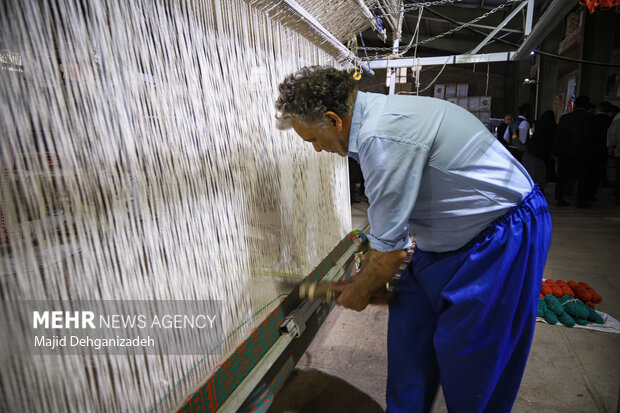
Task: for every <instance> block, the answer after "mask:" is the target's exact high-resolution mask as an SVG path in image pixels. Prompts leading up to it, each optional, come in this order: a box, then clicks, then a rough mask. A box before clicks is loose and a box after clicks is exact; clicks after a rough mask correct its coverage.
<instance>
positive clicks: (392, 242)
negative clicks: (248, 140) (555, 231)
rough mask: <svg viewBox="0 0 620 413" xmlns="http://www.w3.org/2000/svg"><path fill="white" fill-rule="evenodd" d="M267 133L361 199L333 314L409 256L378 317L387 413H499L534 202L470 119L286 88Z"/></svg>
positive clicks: (518, 336)
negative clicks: (358, 262) (349, 166)
mask: <svg viewBox="0 0 620 413" xmlns="http://www.w3.org/2000/svg"><path fill="white" fill-rule="evenodd" d="M279 91H280V96H279V98H278V100H277V103H276V108H277V110H278V112H279V114H278V122H279V127H280V128H282V129H286V128H288V127H293V128H294V130H295V132H297V134H298V135H299V136H300V137H301V138H302V139H303V140H305V141H307V142H310V143H311V144H312V145H313V146H314V149H315V150H317V151H319V152H320V151H327V152H333V153H337V154H339V155H341V156H347V155H348V156H351V157H352V158H354V159H356V160H357V161H358V162H359V163H360V166H361V168H362V172H363V174H364V178H365V185H366V196H367V197H368V199H369V202H370V207H369V208H368V220H369V222H370V233H369V234H368V238H369V240H370V247H371V251H370V253H369V258H368V259H366V260H365V261H364V265H363V266H362V268H361V270H360V272H359V273H358V274H357V275H356V276H355V277H353V278H352V279H351V280H349V281H347V282H343V283H334V284H333V285H332V289H333V290H334V291H336V292H338V293H340V295H339V297H338V300H337V303H339V304H341V305H342V306H344V307H345V308H350V309H353V310H356V311H362V310H363V309H364V308H365V307H366V306H367V305H368V304H369V302H370V301H371V298H372V296H373V294H374V293H376V292H377V291H380V290H382V289H384V288H385V287H384V286H385V284H386V282H387V281H389V280H390V278H391V277H392V275H393V274H394V273H395V272H396V270H397V269H398V267H399V266H400V264H401V262H402V260H403V259H404V257H405V250H406V249H408V248H409V247H410V246H411V240H410V237H409V234H410V233H411V234H412V235H414V237H415V241H416V246H415V250H414V254H413V259H412V262H411V263H410V264H409V265H408V267H407V269H406V270H405V271H404V273H403V274H402V276H401V278H400V281H399V282H398V283H397V285H396V287H395V289H394V295H393V297H392V299H391V301H390V304H389V325H388V383H387V396H386V397H387V406H388V411H389V412H392V413H395V412H417V411H429V410H430V408H431V404H432V402H433V399H434V396H435V393H436V391H437V388H438V384H439V382H440V381H441V385H442V387H443V391H444V396H445V400H446V404H447V406H448V409H449V410H450V411H455V412H483V411H484V412H494V413H496V412H508V411H510V409H511V406H512V404H513V403H514V400H515V398H516V395H517V391H518V388H519V384H520V382H521V377H522V375H523V371H524V369H525V363H526V361H527V356H528V353H529V349H530V346H531V342H532V336H533V333H534V324H535V319H536V309H537V304H538V297H539V292H540V284H541V278H542V273H543V269H544V265H545V260H546V257H547V251H548V249H549V244H550V240H551V218H550V215H549V210H548V207H547V203H546V201H545V198H544V196H543V195H542V193H541V192H540V190H539V189H538V188H537V187H536V186H535V185H534V184H533V182H532V180H531V179H530V177H529V176H528V174H527V172H526V171H525V170H524V168H523V167H522V166H521V165H520V164H519V162H517V161H516V160H515V159H514V158H513V157H512V156H511V155H510V154H509V153H508V151H507V150H506V149H505V148H504V146H503V145H502V144H501V143H500V142H499V141H498V140H497V139H495V138H494V137H493V135H492V134H491V133H490V132H489V131H488V130H487V129H486V128H485V127H484V125H483V124H482V123H480V122H479V121H478V120H477V119H476V118H475V117H474V116H473V115H472V114H471V113H469V112H467V111H466V110H464V109H462V108H460V107H458V106H456V105H453V104H451V103H448V102H446V101H442V100H438V99H433V98H428V97H417V96H400V95H389V96H386V95H381V94H374V93H364V92H360V91H358V90H357V88H356V83H355V81H354V80H353V79H352V76H351V74H349V73H347V72H344V71H339V70H336V69H334V68H331V67H319V66H314V67H306V68H303V69H301V70H300V71H299V72H297V73H295V74H292V75H289V76H287V77H286V79H285V80H284V82H283V83H282V84H280V86H279Z"/></svg>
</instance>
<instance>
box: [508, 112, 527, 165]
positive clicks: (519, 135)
mask: <svg viewBox="0 0 620 413" xmlns="http://www.w3.org/2000/svg"><path fill="white" fill-rule="evenodd" d="M531 109H532V107H531V106H530V104H529V103H524V104H522V105H521V106H519V116H518V117H517V118H516V119H515V120H513V121H512V122H511V123H510V125H508V127H507V128H506V131H505V132H504V141H505V142H506V143H507V145H508V146H507V149H508V151H509V152H510V153H511V154H512V156H514V157H515V159H516V160H518V161H519V162H522V157H523V153H524V152H525V151H526V147H525V145H526V144H527V141H528V139H529V135H530V123H529V121H528V119H529V116H530V111H531Z"/></svg>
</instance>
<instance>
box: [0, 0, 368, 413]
mask: <svg viewBox="0 0 620 413" xmlns="http://www.w3.org/2000/svg"><path fill="white" fill-rule="evenodd" d="M272 3H273V4H272ZM274 4H275V5H274ZM291 4H292V5H293V6H291ZM356 4H357V3H356V2H354V1H351V2H344V3H343V2H340V1H336V0H332V1H310V0H305V1H299V2H298V3H297V2H284V3H283V2H267V1H249V2H244V1H241V0H232V1H215V0H211V1H208V0H205V1H191V0H186V1H182V0H177V1H153V0H135V1H122V0H111V1H103V0H93V1H88V2H87V1H75V2H64V1H63V2H46V1H36V0H26V1H22V0H9V1H6V2H3V4H2V6H0V7H1V8H0V50H1V58H2V60H1V61H0V104H1V105H2V111H1V114H0V134H2V139H1V140H0V157H1V161H0V167H1V168H2V174H1V178H0V199H1V208H0V258H1V264H0V274H1V277H0V295H1V297H2V313H3V314H4V315H5V321H4V322H5V323H8V325H5V327H7V328H8V330H7V331H15V332H17V333H19V332H20V331H21V330H23V329H26V328H28V327H27V326H25V325H22V324H20V323H19V322H17V319H16V321H14V322H11V320H12V318H11V316H12V315H14V314H15V313H16V311H17V310H16V309H15V308H14V305H15V302H18V301H22V300H40V301H51V300H55V301H58V302H62V303H63V305H64V306H65V309H66V310H71V309H73V307H72V306H73V304H72V303H75V302H78V301H84V300H95V301H98V302H103V303H106V302H107V301H103V300H120V302H121V303H125V302H126V303H127V304H123V305H126V308H125V307H123V308H122V309H123V310H126V311H131V310H132V304H131V303H132V301H129V300H143V301H159V300H219V302H220V303H221V309H220V311H221V314H220V316H221V317H220V320H221V325H220V326H219V329H218V334H219V336H218V337H219V338H221V339H222V342H221V344H220V345H218V346H217V347H218V348H217V351H213V350H214V349H215V348H206V347H201V348H204V352H203V353H202V354H201V355H165V354H163V355H154V354H148V353H143V354H142V353H138V354H135V353H133V354H125V355H113V354H108V353H107V352H105V351H104V352H100V353H98V354H96V355H93V354H92V353H90V352H88V351H87V350H84V351H83V352H78V353H77V354H76V353H75V352H74V353H68V352H65V351H64V350H63V349H58V350H59V351H58V352H57V353H55V354H54V355H28V354H13V353H11V352H10V351H7V343H8V342H9V341H10V340H9V338H8V337H7V336H9V334H7V332H6V331H5V332H4V334H5V338H3V340H2V346H0V349H2V351H1V352H0V357H2V360H3V361H2V363H3V369H2V372H0V381H1V385H0V387H1V389H2V394H3V397H1V398H0V410H1V411H82V412H87V411H149V410H151V411H155V410H156V411H170V410H172V409H174V408H175V407H178V406H181V407H180V409H181V411H193V408H191V406H190V405H191V403H192V401H191V400H194V399H193V398H190V401H188V402H187V403H185V404H181V403H182V402H183V400H185V399H186V398H187V396H188V395H193V394H195V393H192V390H195V389H196V388H197V386H200V385H201V383H204V381H205V379H206V378H208V377H211V376H212V375H213V374H214V373H216V368H217V366H218V364H220V363H222V361H223V360H225V359H226V358H227V357H228V356H229V355H231V354H232V353H233V350H234V349H235V348H237V346H238V345H239V344H240V343H241V342H242V341H243V340H244V339H245V338H246V336H247V335H248V334H249V333H250V332H251V331H253V330H254V329H255V328H256V327H257V326H259V325H261V324H260V323H261V321H262V320H263V318H265V316H266V315H267V314H271V315H270V316H269V317H271V318H269V317H267V319H265V320H266V321H268V320H273V319H274V317H275V319H279V318H278V317H281V316H282V315H283V314H284V313H282V311H284V310H286V309H288V307H287V304H286V301H285V302H284V303H283V304H281V303H280V301H281V297H282V295H283V294H285V293H288V290H289V289H290V288H289V286H290V280H291V279H295V280H301V279H302V278H303V276H305V275H306V274H309V273H310V272H311V271H312V269H313V268H314V266H315V265H317V264H318V263H319V262H320V261H321V259H322V258H323V257H325V256H327V255H328V253H329V252H330V251H332V248H333V247H334V246H336V245H337V244H338V243H339V241H340V240H343V241H342V242H350V241H351V237H352V235H351V236H348V237H345V235H346V234H347V233H348V232H349V231H350V229H351V218H350V207H349V199H348V197H349V195H348V181H347V165H346V162H345V160H343V159H340V158H337V157H335V156H330V155H325V154H317V153H315V152H314V151H313V150H312V149H311V148H310V147H308V146H306V145H304V144H303V142H302V141H301V140H300V139H298V138H296V137H294V136H293V135H292V133H291V132H286V133H283V132H280V131H277V130H276V129H275V122H274V115H275V109H274V107H273V103H274V100H275V97H276V93H277V84H278V83H279V81H281V79H283V77H284V76H285V75H286V74H288V73H290V72H292V71H294V70H296V69H297V68H299V67H301V66H305V65H312V64H338V62H342V61H343V59H344V58H345V57H347V56H346V54H347V52H348V51H346V49H345V50H342V48H338V46H337V44H335V43H334V41H333V39H332V38H326V37H325V36H321V35H320V30H318V31H317V28H319V29H320V28H326V29H327V30H328V31H329V32H331V33H332V34H333V36H335V37H334V38H335V39H337V40H339V41H345V40H346V39H348V38H350V37H351V36H353V35H354V34H355V33H357V32H358V31H359V30H360V29H364V28H365V27H368V25H369V23H368V21H367V20H366V19H365V18H364V16H363V14H362V13H361V12H360V10H359V8H358V7H357V5H356ZM296 7H303V8H305V10H308V11H309V12H311V14H312V15H313V16H315V17H316V19H318V20H316V21H315V20H312V19H310V20H308V18H306V19H305V20H304V19H302V18H301V17H303V16H299V14H298V13H297V11H296V10H297V8H296ZM327 11H329V12H327ZM308 21H310V22H311V24H308ZM330 39H331V40H330ZM343 237H345V238H343ZM347 240H348V241H347ZM338 248H341V247H338ZM338 248H337V249H336V250H335V251H338ZM331 254H332V255H333V254H334V253H333V252H332V253H331ZM330 256H331V255H330ZM328 258H329V257H328ZM274 309H275V310H274ZM328 310H329V306H327V305H326V306H324V307H322V308H321V309H319V310H318V311H317V314H318V317H319V318H320V316H321V315H323V316H324V315H326V314H327V311H328ZM312 328H314V329H315V330H314V331H316V328H318V325H316V324H315V325H313V327H312ZM312 328H311V327H310V326H309V327H308V329H309V330H312ZM255 331H260V328H259V329H257V330H255ZM309 337H310V338H311V334H310V336H309ZM310 338H309V339H310ZM203 339H204V337H199V336H196V337H192V338H191V340H190V341H192V342H194V344H196V345H198V346H202V345H203V341H202V340H203ZM171 340H172V341H174V339H171ZM9 347H10V346H9ZM300 348H301V347H300ZM295 351H297V352H295ZM299 351H300V350H293V353H291V354H293V356H291V357H292V358H291V359H290V360H296V359H298V357H299V356H300V355H301V353H299ZM301 351H303V350H301ZM290 360H289V361H287V363H288V364H286V368H287V369H288V368H290V369H292V366H293V365H294V363H293V364H291V361H290ZM278 377H285V376H278ZM203 387H204V386H203ZM203 387H201V388H203ZM275 387H277V386H275ZM275 387H274V388H275ZM269 394H270V395H271V396H273V393H269ZM192 397H193V396H192ZM200 397H202V396H200ZM221 400H222V399H219V401H221Z"/></svg>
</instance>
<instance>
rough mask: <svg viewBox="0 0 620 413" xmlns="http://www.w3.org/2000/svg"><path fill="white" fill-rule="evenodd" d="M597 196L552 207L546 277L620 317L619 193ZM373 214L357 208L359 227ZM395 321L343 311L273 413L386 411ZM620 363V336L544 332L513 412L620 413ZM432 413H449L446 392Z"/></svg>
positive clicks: (373, 311) (382, 312) (369, 312)
mask: <svg viewBox="0 0 620 413" xmlns="http://www.w3.org/2000/svg"><path fill="white" fill-rule="evenodd" d="M547 192H548V193H551V194H552V193H553V186H552V185H550V187H548V190H547ZM598 197H599V199H600V200H599V201H597V202H595V203H594V206H593V207H592V208H591V209H576V208H574V207H572V206H569V207H565V208H558V207H555V206H553V205H551V206H550V208H551V214H552V218H553V225H554V231H553V239H552V244H551V250H550V251H549V258H548V260H547V266H546V269H545V277H546V278H552V279H562V280H569V279H572V280H575V281H585V282H587V283H588V284H590V285H591V286H592V287H593V288H594V289H595V290H596V291H598V292H599V293H600V294H601V295H602V296H603V302H602V303H601V304H600V305H598V306H597V309H598V310H600V311H603V312H606V313H608V314H610V315H612V316H613V317H615V318H620V207H618V206H616V205H614V204H613V203H612V193H611V190H610V189H602V190H601V191H600V192H599V194H598ZM568 200H569V201H574V199H571V198H568ZM573 203H574V202H573ZM366 208H367V205H365V204H354V205H353V210H352V216H353V224H354V228H361V227H362V226H363V225H364V224H365V223H366V215H365V211H366ZM387 317H388V312H387V307H369V308H367V309H366V310H365V311H363V312H361V313H356V312H354V311H349V310H343V309H342V308H340V307H337V308H335V309H334V310H333V311H332V313H331V314H330V315H329V317H328V319H327V321H326V322H325V324H324V325H323V327H322V328H321V330H320V331H319V333H318V335H317V337H316V338H315V340H314V341H313V342H312V344H311V346H310V348H309V349H308V351H307V352H306V354H305V355H304V356H303V358H302V359H301V361H300V362H299V364H298V365H297V370H296V371H295V373H294V375H293V376H292V377H291V378H290V379H289V381H288V382H287V384H286V385H285V388H284V389H283V391H282V392H281V393H280V395H279V396H278V398H277V399H276V400H275V402H274V404H273V405H272V408H271V409H270V412H325V413H327V412H381V411H383V410H384V409H385V382H386V375H387V370H386V360H387V355H386V331H387ZM619 355H620V334H611V333H603V332H596V331H591V330H583V329H574V328H573V329H570V328H566V327H563V326H557V325H556V326H551V325H547V324H543V323H537V324H536V331H535V334H534V342H533V345H532V350H531V353H530V358H529V361H528V364H527V367H526V371H525V375H524V378H523V381H522V384H521V388H520V390H519V394H518V397H517V400H516V403H515V405H514V408H513V412H545V413H556V412H557V413H577V412H583V413H592V412H601V413H603V412H609V413H612V412H620V407H619V405H618V399H619V396H620V358H619V357H618V356H619ZM432 411H433V412H434V413H439V412H447V409H446V406H445V402H444V400H443V396H442V394H441V391H439V392H438V397H437V400H436V401H435V404H434V407H433V410H432Z"/></svg>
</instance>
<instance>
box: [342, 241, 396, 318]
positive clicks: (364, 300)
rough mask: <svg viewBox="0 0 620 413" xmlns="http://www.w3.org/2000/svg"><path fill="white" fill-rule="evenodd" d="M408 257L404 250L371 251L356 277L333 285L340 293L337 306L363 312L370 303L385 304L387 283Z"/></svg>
mask: <svg viewBox="0 0 620 413" xmlns="http://www.w3.org/2000/svg"><path fill="white" fill-rule="evenodd" d="M406 257H407V253H406V251H404V250H397V251H391V252H381V251H377V250H370V251H369V252H368V254H367V255H366V257H364V261H363V262H362V268H361V269H360V272H359V273H358V274H357V275H356V276H354V277H352V278H350V279H348V280H346V281H343V282H334V283H332V284H331V289H332V290H333V291H334V292H336V293H340V295H339V296H338V298H337V299H336V304H339V305H342V306H343V307H344V308H349V309H351V310H355V311H362V310H363V309H364V308H366V307H367V306H368V304H370V303H375V302H376V303H380V302H385V301H386V295H385V293H384V290H385V283H387V282H388V281H389V280H391V279H392V277H393V276H394V274H395V273H396V271H397V270H398V268H399V267H400V264H401V263H402V262H403V260H404V259H405V258H406Z"/></svg>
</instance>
